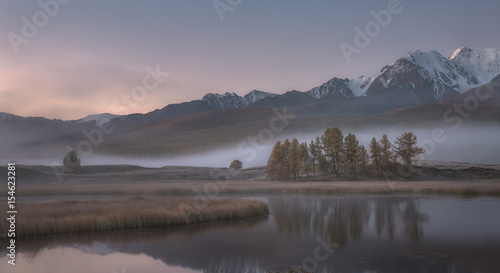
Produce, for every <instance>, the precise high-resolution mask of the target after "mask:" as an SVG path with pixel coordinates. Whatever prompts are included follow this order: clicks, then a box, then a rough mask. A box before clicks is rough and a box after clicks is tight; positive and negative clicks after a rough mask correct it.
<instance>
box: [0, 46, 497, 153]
mask: <svg viewBox="0 0 500 273" xmlns="http://www.w3.org/2000/svg"><path fill="white" fill-rule="evenodd" d="M499 74H500V51H498V50H496V49H474V50H473V49H469V48H464V47H463V48H459V49H457V50H456V51H455V52H454V53H453V54H452V55H451V56H450V57H444V56H443V55H441V54H440V53H438V52H436V51H429V52H422V51H414V52H409V53H408V54H406V55H405V56H403V57H401V58H399V59H397V60H396V61H395V62H394V63H392V64H390V65H387V66H384V67H383V68H382V69H381V70H380V71H379V72H378V73H376V74H373V75H367V76H360V77H356V78H353V79H341V78H333V79H331V80H329V81H327V82H325V83H324V84H322V85H319V86H317V87H314V88H311V89H310V90H308V91H305V92H301V91H297V90H292V91H288V92H286V93H284V94H272V93H267V92H264V91H259V90H253V91H251V92H249V93H248V94H246V95H244V96H239V95H237V94H235V93H225V94H217V93H208V94H206V95H205V96H204V97H203V98H201V99H200V100H194V101H190V102H184V103H177V104H169V105H167V106H165V107H164V108H162V109H157V110H154V111H152V112H149V113H145V114H131V115H126V116H116V115H113V114H109V113H106V114H98V115H91V116H88V117H85V118H83V119H79V120H74V121H62V120H49V119H45V118H42V117H20V116H15V115H11V114H8V113H0V128H2V130H1V132H0V139H6V140H5V141H3V145H0V146H2V151H4V152H5V153H6V154H8V151H9V150H16V151H18V152H20V151H21V150H25V151H26V153H29V152H32V151H33V149H38V148H40V147H48V146H51V147H58V149H59V150H62V149H61V146H63V147H64V146H65V145H71V144H74V143H75V142H77V141H79V140H81V139H82V131H83V130H92V128H94V126H101V125H103V124H104V123H106V122H108V121H110V120H111V121H112V123H113V126H114V128H115V129H114V131H113V132H112V133H111V134H110V135H107V136H106V138H105V140H104V144H105V145H99V147H95V148H96V149H98V150H99V151H100V152H105V153H111V154H122V153H123V154H130V153H132V154H152V153H156V154H163V153H165V152H169V153H177V152H182V151H185V150H192V149H200V148H202V147H205V148H203V149H207V148H206V147H207V146H211V147H217V146H218V145H221V144H222V143H229V142H233V143H234V142H238V141H241V139H244V138H245V137H246V136H248V135H249V134H251V133H255V132H256V131H258V130H259V129H261V128H265V127H266V126H269V125H268V123H269V120H270V119H272V118H273V117H274V115H275V114H274V112H273V110H272V109H274V108H277V109H282V108H283V107H286V108H287V111H289V112H290V113H293V114H294V115H296V116H297V119H295V120H294V121H293V122H292V124H291V125H290V126H289V127H288V128H287V130H288V131H295V132H300V131H301V130H310V129H312V128H313V127H314V128H324V127H325V126H331V125H332V124H334V125H341V124H349V125H350V126H356V124H358V125H362V124H365V123H367V122H376V123H381V122H382V123H384V122H388V123H391V122H403V123H404V122H409V121H410V120H414V121H416V122H418V120H421V119H422V118H424V117H425V119H434V120H442V118H443V113H444V111H445V110H446V108H449V106H448V105H449V104H453V103H462V104H463V100H464V99H465V98H464V96H466V95H467V94H469V93H470V92H474V88H477V87H479V86H482V85H484V84H488V83H490V82H491V81H492V80H493V82H500V77H498V75H499ZM495 88H496V89H495V90H497V89H498V86H496V87H495ZM497 91H498V90H497ZM495 94H496V93H495ZM497 95H498V94H497ZM498 101H499V100H498V96H497V97H494V98H493V99H492V100H490V101H489V102H488V103H486V102H482V103H481V109H480V110H479V111H477V113H475V116H476V117H477V119H483V120H486V121H492V120H493V121H497V119H499V118H498V113H499V112H500V111H499V109H500V105H499V104H498ZM483 106H484V107H483ZM403 117H404V118H403ZM200 135H203V140H204V141H201V142H199V143H194V142H195V140H196V139H197V137H198V138H199V136H200ZM63 152H64V151H63ZM0 156H1V157H4V156H6V155H5V154H3V155H0Z"/></svg>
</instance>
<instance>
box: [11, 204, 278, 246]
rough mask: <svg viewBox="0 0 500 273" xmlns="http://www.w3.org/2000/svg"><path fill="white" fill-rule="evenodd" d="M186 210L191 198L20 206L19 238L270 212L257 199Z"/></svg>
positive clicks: (239, 217) (215, 219)
mask: <svg viewBox="0 0 500 273" xmlns="http://www.w3.org/2000/svg"><path fill="white" fill-rule="evenodd" d="M181 204H182V205H184V206H180V205H181ZM187 207H191V208H195V205H194V204H193V199H192V198H183V199H180V198H175V199H171V198H168V199H167V198H143V197H130V198H124V199H117V200H116V199H115V200H109V201H67V200H61V201H54V202H46V203H18V205H17V209H18V211H19V213H18V215H17V219H16V221H17V222H16V228H17V236H18V237H29V236H43V235H50V234H64V233H81V232H95V231H110V230H128V229H139V228H150V227H164V226H177V225H186V224H187V223H189V224H197V223H204V222H213V221H221V220H231V219H243V218H250V217H257V216H261V215H265V214H268V213H269V208H268V206H267V204H266V203H264V202H260V201H256V200H240V199H238V200H236V199H231V200H229V199H225V200H210V201H209V202H207V203H206V206H205V207H203V208H199V209H197V210H195V209H186V208H187ZM183 208H184V209H183ZM4 219H5V218H4ZM1 225H2V227H1V230H2V231H4V230H7V226H4V225H6V222H5V221H2V222H1ZM2 235H3V236H5V234H2ZM3 236H2V237H3Z"/></svg>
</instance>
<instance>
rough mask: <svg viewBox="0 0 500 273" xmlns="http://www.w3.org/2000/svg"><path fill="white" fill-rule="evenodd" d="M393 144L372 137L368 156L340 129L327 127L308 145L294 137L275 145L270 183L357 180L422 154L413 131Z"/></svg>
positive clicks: (383, 139) (270, 157) (408, 161)
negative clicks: (335, 178)
mask: <svg viewBox="0 0 500 273" xmlns="http://www.w3.org/2000/svg"><path fill="white" fill-rule="evenodd" d="M394 143H395V145H393V144H392V143H391V141H390V140H389V139H388V138H387V135H385V134H384V135H383V136H382V138H381V139H380V140H378V141H377V140H376V139H375V137H374V138H372V140H371V142H370V146H369V149H370V152H369V153H368V151H367V150H366V148H365V146H364V145H360V144H359V140H358V139H357V137H356V135H355V134H352V133H349V134H347V135H346V136H344V134H343V133H342V130H340V129H339V128H328V129H326V130H325V132H324V133H323V135H321V136H318V137H316V138H315V140H311V142H310V143H307V142H303V143H299V141H298V140H297V139H296V138H294V139H292V141H289V140H288V139H286V140H285V141H283V142H281V141H278V142H276V144H275V145H274V147H273V149H272V152H271V155H270V156H269V161H268V163H267V173H268V174H269V177H270V178H271V179H272V180H281V181H291V180H297V179H300V178H301V177H304V176H305V177H307V178H309V177H312V178H316V177H317V176H319V175H321V176H322V177H326V176H329V175H335V176H340V175H344V176H345V177H347V176H352V177H357V176H358V175H359V174H360V173H362V174H365V173H366V172H367V171H368V170H370V171H371V173H374V174H382V173H384V172H386V171H390V170H391V169H392V168H394V165H395V163H396V162H397V161H398V160H401V162H402V163H404V164H405V165H408V166H409V165H411V164H412V161H413V158H414V157H415V156H417V155H419V154H422V153H424V149H423V148H420V147H417V146H416V144H417V137H416V136H415V135H414V134H413V133H412V132H405V133H403V134H401V136H399V137H398V138H397V139H396V140H395V141H394Z"/></svg>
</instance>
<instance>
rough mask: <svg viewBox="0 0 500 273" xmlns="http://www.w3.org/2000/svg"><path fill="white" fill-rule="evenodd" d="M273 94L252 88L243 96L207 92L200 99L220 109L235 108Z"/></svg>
mask: <svg viewBox="0 0 500 273" xmlns="http://www.w3.org/2000/svg"><path fill="white" fill-rule="evenodd" d="M273 96H276V95H275V94H271V93H267V92H263V91H259V90H253V91H251V92H250V93H248V94H246V95H245V96H244V97H241V96H239V95H237V94H236V93H234V92H232V93H229V92H226V93H225V94H218V93H208V94H206V95H205V96H203V98H202V99H201V100H202V101H205V102H207V103H208V105H209V106H211V107H218V108H221V109H235V108H240V107H245V106H248V105H250V104H252V103H255V102H257V101H259V100H262V99H264V98H267V97H273Z"/></svg>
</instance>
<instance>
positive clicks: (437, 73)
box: [202, 47, 500, 109]
mask: <svg viewBox="0 0 500 273" xmlns="http://www.w3.org/2000/svg"><path fill="white" fill-rule="evenodd" d="M499 74H500V51H498V50H496V49H475V50H472V49H469V48H466V47H462V48H459V49H457V50H456V51H455V52H454V53H453V55H452V56H451V57H449V58H447V57H444V56H443V55H441V54H440V53H439V52H437V51H434V50H432V51H429V52H422V51H420V50H417V51H414V52H410V53H408V54H407V55H405V56H404V57H402V58H400V59H398V60H396V61H395V62H394V63H393V64H391V65H387V66H385V67H384V68H382V70H381V71H380V72H379V73H378V74H375V75H368V76H360V77H356V78H353V79H340V78H333V79H331V80H329V81H327V82H326V83H324V84H322V85H320V86H317V87H314V88H312V89H311V90H309V91H307V92H304V93H303V94H306V95H308V96H310V97H311V98H313V99H316V100H321V99H331V98H334V99H349V98H355V97H360V96H373V95H377V94H379V95H380V94H382V95H384V96H385V95H387V94H404V95H405V96H406V97H408V98H410V100H412V101H414V102H415V103H416V104H420V103H429V102H439V101H442V100H445V99H447V98H450V97H452V96H455V95H458V94H459V93H462V92H464V91H466V90H469V89H471V88H474V87H477V86H479V85H482V84H486V83H488V82H490V81H491V80H492V79H493V78H494V77H496V76H498V75H499ZM387 92H389V93H387ZM294 94H296V95H297V96H298V93H297V92H296V93H294ZM284 96H287V100H290V96H293V94H292V93H290V92H287V93H285V94H283V95H276V94H271V93H266V92H262V91H258V90H253V91H252V92H250V93H248V94H246V95H245V96H243V97H241V96H238V95H237V94H235V93H225V94H217V93H215V94H214V93H209V94H207V95H205V96H204V97H203V98H202V101H205V102H207V103H208V105H209V106H210V107H216V108H220V109H235V108H240V107H245V106H249V105H251V104H254V103H256V102H258V101H260V100H262V99H264V98H268V97H273V98H274V97H276V98H284ZM292 100H293V99H292Z"/></svg>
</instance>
